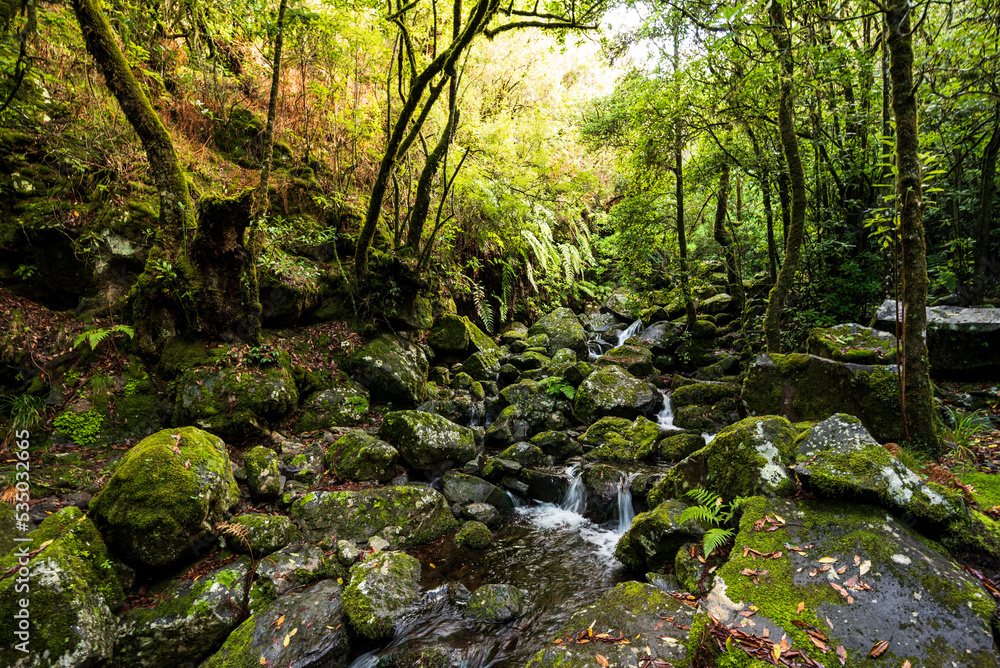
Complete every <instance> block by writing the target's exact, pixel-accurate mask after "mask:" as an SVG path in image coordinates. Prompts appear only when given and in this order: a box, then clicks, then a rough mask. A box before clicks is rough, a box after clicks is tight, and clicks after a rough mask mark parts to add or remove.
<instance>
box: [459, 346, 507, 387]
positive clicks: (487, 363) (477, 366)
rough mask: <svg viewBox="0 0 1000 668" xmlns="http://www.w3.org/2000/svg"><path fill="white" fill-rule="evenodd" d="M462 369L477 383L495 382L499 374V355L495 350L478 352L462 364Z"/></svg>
mask: <svg viewBox="0 0 1000 668" xmlns="http://www.w3.org/2000/svg"><path fill="white" fill-rule="evenodd" d="M462 369H463V370H464V371H465V372H466V373H467V374H469V375H470V376H472V378H473V379H474V380H478V381H492V380H496V378H497V375H498V374H499V373H500V354H499V353H498V352H497V351H495V350H480V351H478V352H475V353H472V354H471V355H469V357H468V358H467V359H466V360H465V361H464V362H462Z"/></svg>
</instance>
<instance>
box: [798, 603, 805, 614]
mask: <svg viewBox="0 0 1000 668" xmlns="http://www.w3.org/2000/svg"><path fill="white" fill-rule="evenodd" d="M805 609H806V602H805V601H800V602H799V607H797V608H795V614H797V615H801V614H802V611H803V610H805Z"/></svg>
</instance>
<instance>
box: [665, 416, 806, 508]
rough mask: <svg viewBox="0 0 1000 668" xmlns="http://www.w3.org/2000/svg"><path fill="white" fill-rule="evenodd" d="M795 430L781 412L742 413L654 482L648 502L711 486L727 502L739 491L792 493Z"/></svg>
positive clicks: (793, 485) (777, 494)
mask: <svg viewBox="0 0 1000 668" xmlns="http://www.w3.org/2000/svg"><path fill="white" fill-rule="evenodd" d="M795 436H796V432H795V429H794V428H793V427H792V425H791V423H790V422H789V421H788V420H786V419H785V418H782V417H775V416H768V417H761V418H746V419H745V420H742V421H740V422H737V423H736V424H734V425H730V426H729V427H726V428H725V429H723V430H722V431H720V432H719V433H718V435H717V436H716V437H715V438H714V439H713V440H712V442H711V443H709V444H708V445H706V446H705V447H704V448H702V449H700V450H698V451H696V452H694V453H693V454H691V455H689V456H688V457H686V458H684V459H682V460H681V461H680V462H678V463H677V466H675V467H674V468H673V469H671V470H670V471H669V472H668V473H667V474H666V475H665V476H664V478H663V480H661V481H660V482H659V483H657V485H656V487H655V489H654V490H653V491H652V492H651V494H650V502H651V503H658V502H659V501H662V500H663V499H669V498H677V497H680V496H682V495H683V494H684V493H686V492H687V491H689V490H692V489H709V490H711V491H713V492H715V493H716V494H719V495H720V496H722V498H723V499H724V500H726V501H730V500H732V499H733V498H734V497H737V496H752V495H754V494H763V495H765V496H790V495H791V494H792V493H793V492H794V491H795V484H794V483H793V482H792V480H791V479H790V477H789V474H788V465H789V464H790V463H791V462H792V461H793V460H794V457H795Z"/></svg>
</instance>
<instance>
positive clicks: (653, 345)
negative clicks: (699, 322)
mask: <svg viewBox="0 0 1000 668" xmlns="http://www.w3.org/2000/svg"><path fill="white" fill-rule="evenodd" d="M684 330H685V326H684V323H680V322H666V321H661V322H654V323H652V324H650V325H649V327H647V328H646V329H644V330H643V331H642V334H640V335H639V343H640V344H641V345H643V346H646V347H647V348H649V349H650V351H651V352H652V353H653V355H669V354H671V353H672V352H674V351H675V350H677V347H678V346H679V345H680V344H681V341H682V340H683V335H684Z"/></svg>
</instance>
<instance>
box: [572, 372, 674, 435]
mask: <svg viewBox="0 0 1000 668" xmlns="http://www.w3.org/2000/svg"><path fill="white" fill-rule="evenodd" d="M661 401H662V398H661V397H660V394H659V393H658V392H657V391H656V388H654V387H653V386H652V385H651V384H649V383H647V382H645V381H642V380H639V379H638V378H636V377H634V376H632V375H631V374H629V373H628V372H626V371H625V370H624V369H622V368H621V367H619V366H614V365H612V366H607V367H604V368H600V369H596V370H595V371H594V372H593V373H591V374H590V375H589V376H587V379H586V380H584V381H583V382H582V383H580V387H579V388H578V389H577V391H576V397H575V398H574V401H573V412H574V413H575V414H576V417H577V418H579V419H580V420H582V421H583V422H586V423H592V422H594V421H596V420H598V419H600V418H602V417H605V416H614V417H623V418H628V419H630V420H631V419H635V418H636V417H638V416H639V415H644V414H648V413H650V412H652V410H653V409H654V408H656V407H657V406H658V405H659V403H660V402H661Z"/></svg>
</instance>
